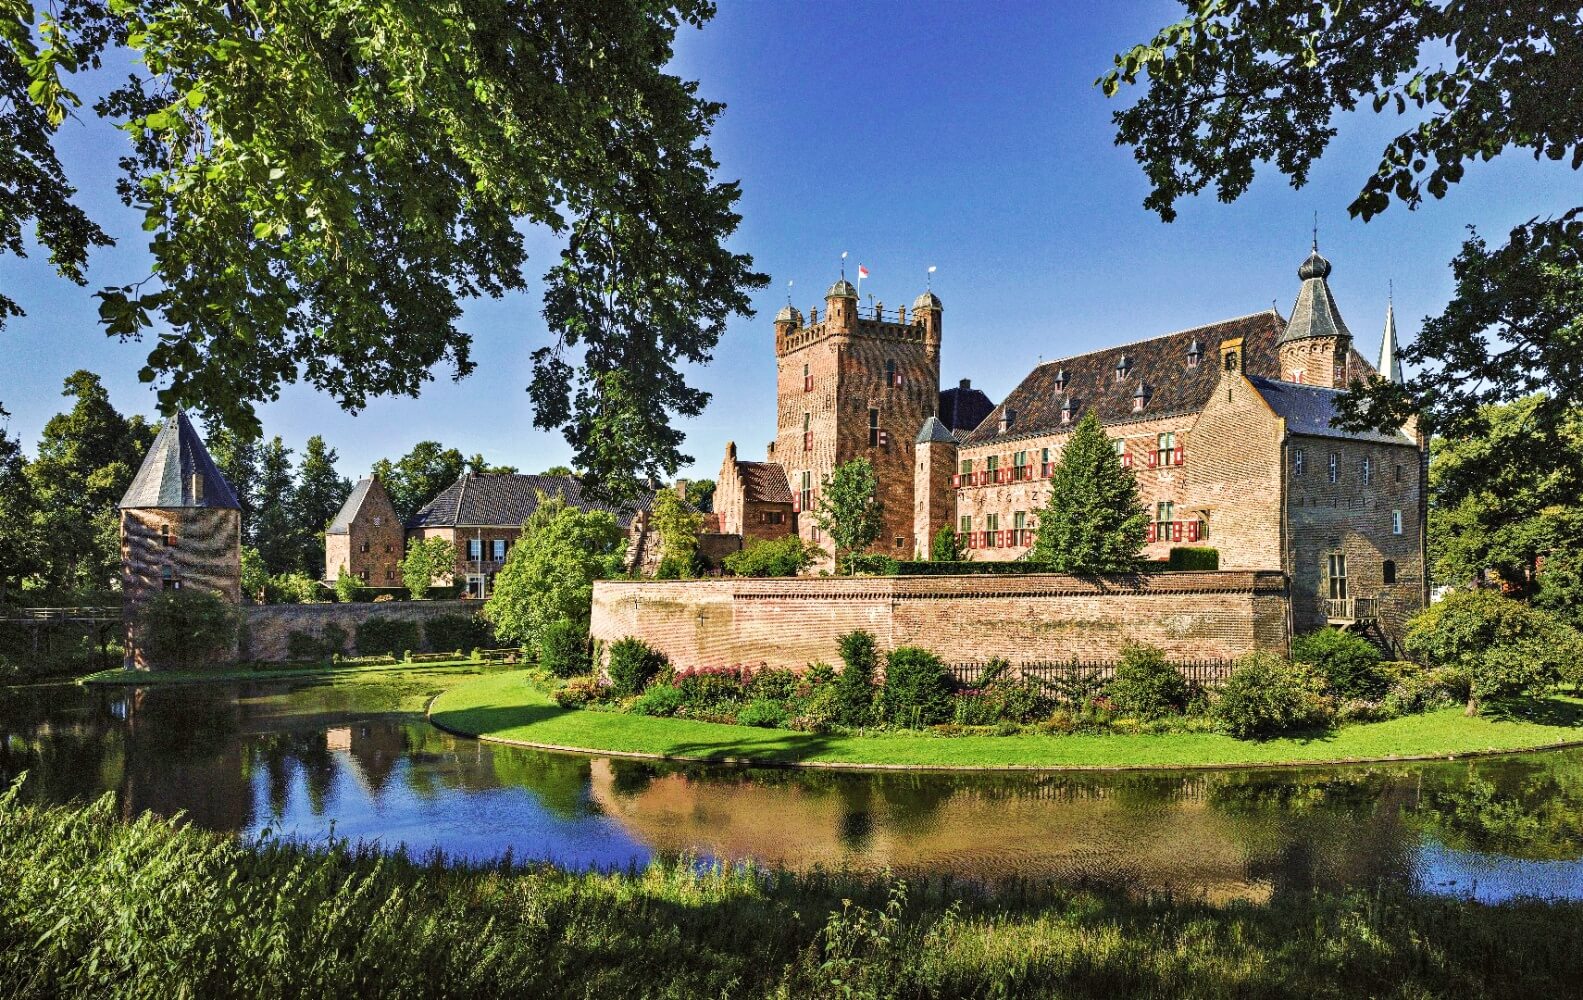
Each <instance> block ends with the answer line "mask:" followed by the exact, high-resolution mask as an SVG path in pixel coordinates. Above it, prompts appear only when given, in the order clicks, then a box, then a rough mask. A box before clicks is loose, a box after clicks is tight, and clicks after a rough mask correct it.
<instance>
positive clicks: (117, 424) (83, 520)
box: [27, 371, 154, 597]
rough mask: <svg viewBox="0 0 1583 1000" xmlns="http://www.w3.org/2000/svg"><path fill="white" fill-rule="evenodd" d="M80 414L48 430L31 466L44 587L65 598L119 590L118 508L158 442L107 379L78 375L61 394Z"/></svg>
mask: <svg viewBox="0 0 1583 1000" xmlns="http://www.w3.org/2000/svg"><path fill="white" fill-rule="evenodd" d="M61 394H62V395H63V396H66V397H68V398H70V399H72V400H74V402H73V404H72V408H71V409H70V410H68V411H66V412H65V413H60V414H56V415H55V416H53V417H51V418H50V419H49V421H48V422H47V423H46V424H45V425H44V432H43V434H42V436H41V437H40V438H39V445H38V454H37V456H36V457H35V458H34V460H33V461H32V462H31V463H30V464H29V465H28V468H27V477H28V481H29V483H30V485H31V488H32V493H33V497H34V500H35V505H34V529H35V535H36V538H37V539H38V542H39V546H40V548H39V555H40V560H41V561H40V570H41V574H40V575H41V577H42V579H41V582H42V584H43V585H44V587H45V588H46V589H48V590H50V591H53V592H56V593H57V594H60V595H61V596H63V597H64V596H66V595H69V594H77V593H80V594H85V595H87V594H93V593H96V592H103V591H106V590H108V589H110V588H111V586H112V585H113V581H115V580H116V579H117V578H118V577H119V574H120V565H121V552H120V541H119V531H120V520H119V512H118V510H117V505H118V504H119V503H120V501H121V497H122V495H123V494H125V493H126V489H127V487H128V486H129V485H131V482H132V477H133V475H135V474H136V473H137V469H138V466H140V465H141V464H142V462H143V456H144V455H145V454H146V453H147V451H148V447H149V445H150V444H152V443H153V440H154V428H152V427H150V426H149V425H148V424H146V423H145V422H144V420H143V418H142V417H140V416H134V417H132V418H130V419H128V418H126V417H124V416H122V415H121V414H120V413H119V412H117V410H116V408H115V407H114V406H112V405H111V403H110V395H109V393H107V392H106V391H105V388H104V386H103V385H102V384H101V383H100V381H99V376H97V375H95V374H93V373H92V372H88V371H76V372H73V373H72V374H71V375H70V376H68V377H67V378H66V383H65V389H64V391H63V392H62V393H61Z"/></svg>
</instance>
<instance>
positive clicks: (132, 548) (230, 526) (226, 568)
mask: <svg viewBox="0 0 1583 1000" xmlns="http://www.w3.org/2000/svg"><path fill="white" fill-rule="evenodd" d="M165 528H169V529H170V531H169V533H168V537H169V538H170V540H171V544H169V545H167V544H166V543H165V539H166V537H167V533H166V532H165V531H163V530H162V529H165ZM241 530H242V529H241V513H240V512H239V511H236V510H225V509H214V508H208V507H184V508H176V509H153V508H144V509H133V510H123V511H121V595H122V597H121V612H122V619H123V626H122V628H123V634H124V637H125V649H126V656H125V660H124V665H125V666H126V667H127V668H128V669H132V668H134V667H135V668H137V669H139V670H148V669H150V668H157V666H158V664H154V663H151V662H149V660H148V658H147V656H146V655H145V654H144V652H143V650H142V648H141V647H140V646H139V645H138V643H137V639H136V634H135V633H136V630H135V628H134V624H135V621H136V618H137V614H138V611H139V609H140V608H142V606H143V605H144V604H145V603H146V602H147V601H148V600H149V599H150V598H152V597H154V596H155V595H157V594H159V593H160V591H162V590H164V589H165V585H166V574H167V573H168V574H169V579H170V582H171V583H172V584H173V585H174V584H179V585H180V586H181V587H183V588H196V589H200V590H207V591H210V592H211V593H216V594H219V595H220V596H221V597H224V598H225V599H226V600H227V601H230V602H231V603H232V604H240V603H241V600H242V547H241V546H242V540H241Z"/></svg>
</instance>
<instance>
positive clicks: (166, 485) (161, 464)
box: [120, 410, 241, 509]
mask: <svg viewBox="0 0 1583 1000" xmlns="http://www.w3.org/2000/svg"><path fill="white" fill-rule="evenodd" d="M120 506H121V507H122V508H131V507H149V508H176V507H224V508H233V509H234V508H238V507H240V506H241V505H240V504H238V503H237V502H236V494H235V493H233V492H231V487H230V484H228V483H227V482H226V481H225V477H224V476H222V475H220V470H219V469H218V468H216V467H215V464H214V459H212V458H210V457H209V449H207V448H205V447H204V446H203V439H202V438H201V437H199V436H198V431H197V430H196V429H195V428H194V427H193V426H192V421H190V420H188V419H187V414H186V413H184V412H182V411H181V410H177V411H176V415H175V416H173V417H171V418H170V419H169V420H167V421H165V426H164V427H161V428H160V430H159V434H158V436H156V437H155V438H154V443H153V444H152V445H151V446H149V449H148V454H147V455H145V456H144V457H143V464H142V465H141V466H140V467H139V468H138V470H137V475H136V476H133V477H132V484H131V485H130V486H128V487H127V488H126V495H125V496H123V497H122V498H121V504H120Z"/></svg>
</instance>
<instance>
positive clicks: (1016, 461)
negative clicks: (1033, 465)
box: [1011, 451, 1033, 480]
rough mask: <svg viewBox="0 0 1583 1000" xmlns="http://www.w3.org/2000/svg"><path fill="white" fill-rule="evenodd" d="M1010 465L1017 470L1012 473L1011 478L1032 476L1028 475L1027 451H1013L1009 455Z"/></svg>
mask: <svg viewBox="0 0 1583 1000" xmlns="http://www.w3.org/2000/svg"><path fill="white" fill-rule="evenodd" d="M1011 467H1012V468H1013V469H1016V470H1017V471H1016V473H1014V474H1013V475H1012V477H1011V478H1013V479H1016V480H1022V479H1025V478H1026V479H1032V478H1033V477H1032V476H1030V475H1028V453H1027V452H1025V451H1017V452H1013V453H1012V455H1011Z"/></svg>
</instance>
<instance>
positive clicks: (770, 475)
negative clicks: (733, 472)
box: [737, 462, 792, 503]
mask: <svg viewBox="0 0 1583 1000" xmlns="http://www.w3.org/2000/svg"><path fill="white" fill-rule="evenodd" d="M737 475H738V476H740V477H741V479H742V499H744V500H750V501H754V502H756V503H791V502H792V491H791V484H790V483H788V482H787V481H786V470H785V469H783V468H781V467H780V466H778V465H776V464H775V463H774V462H738V463H737Z"/></svg>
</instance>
